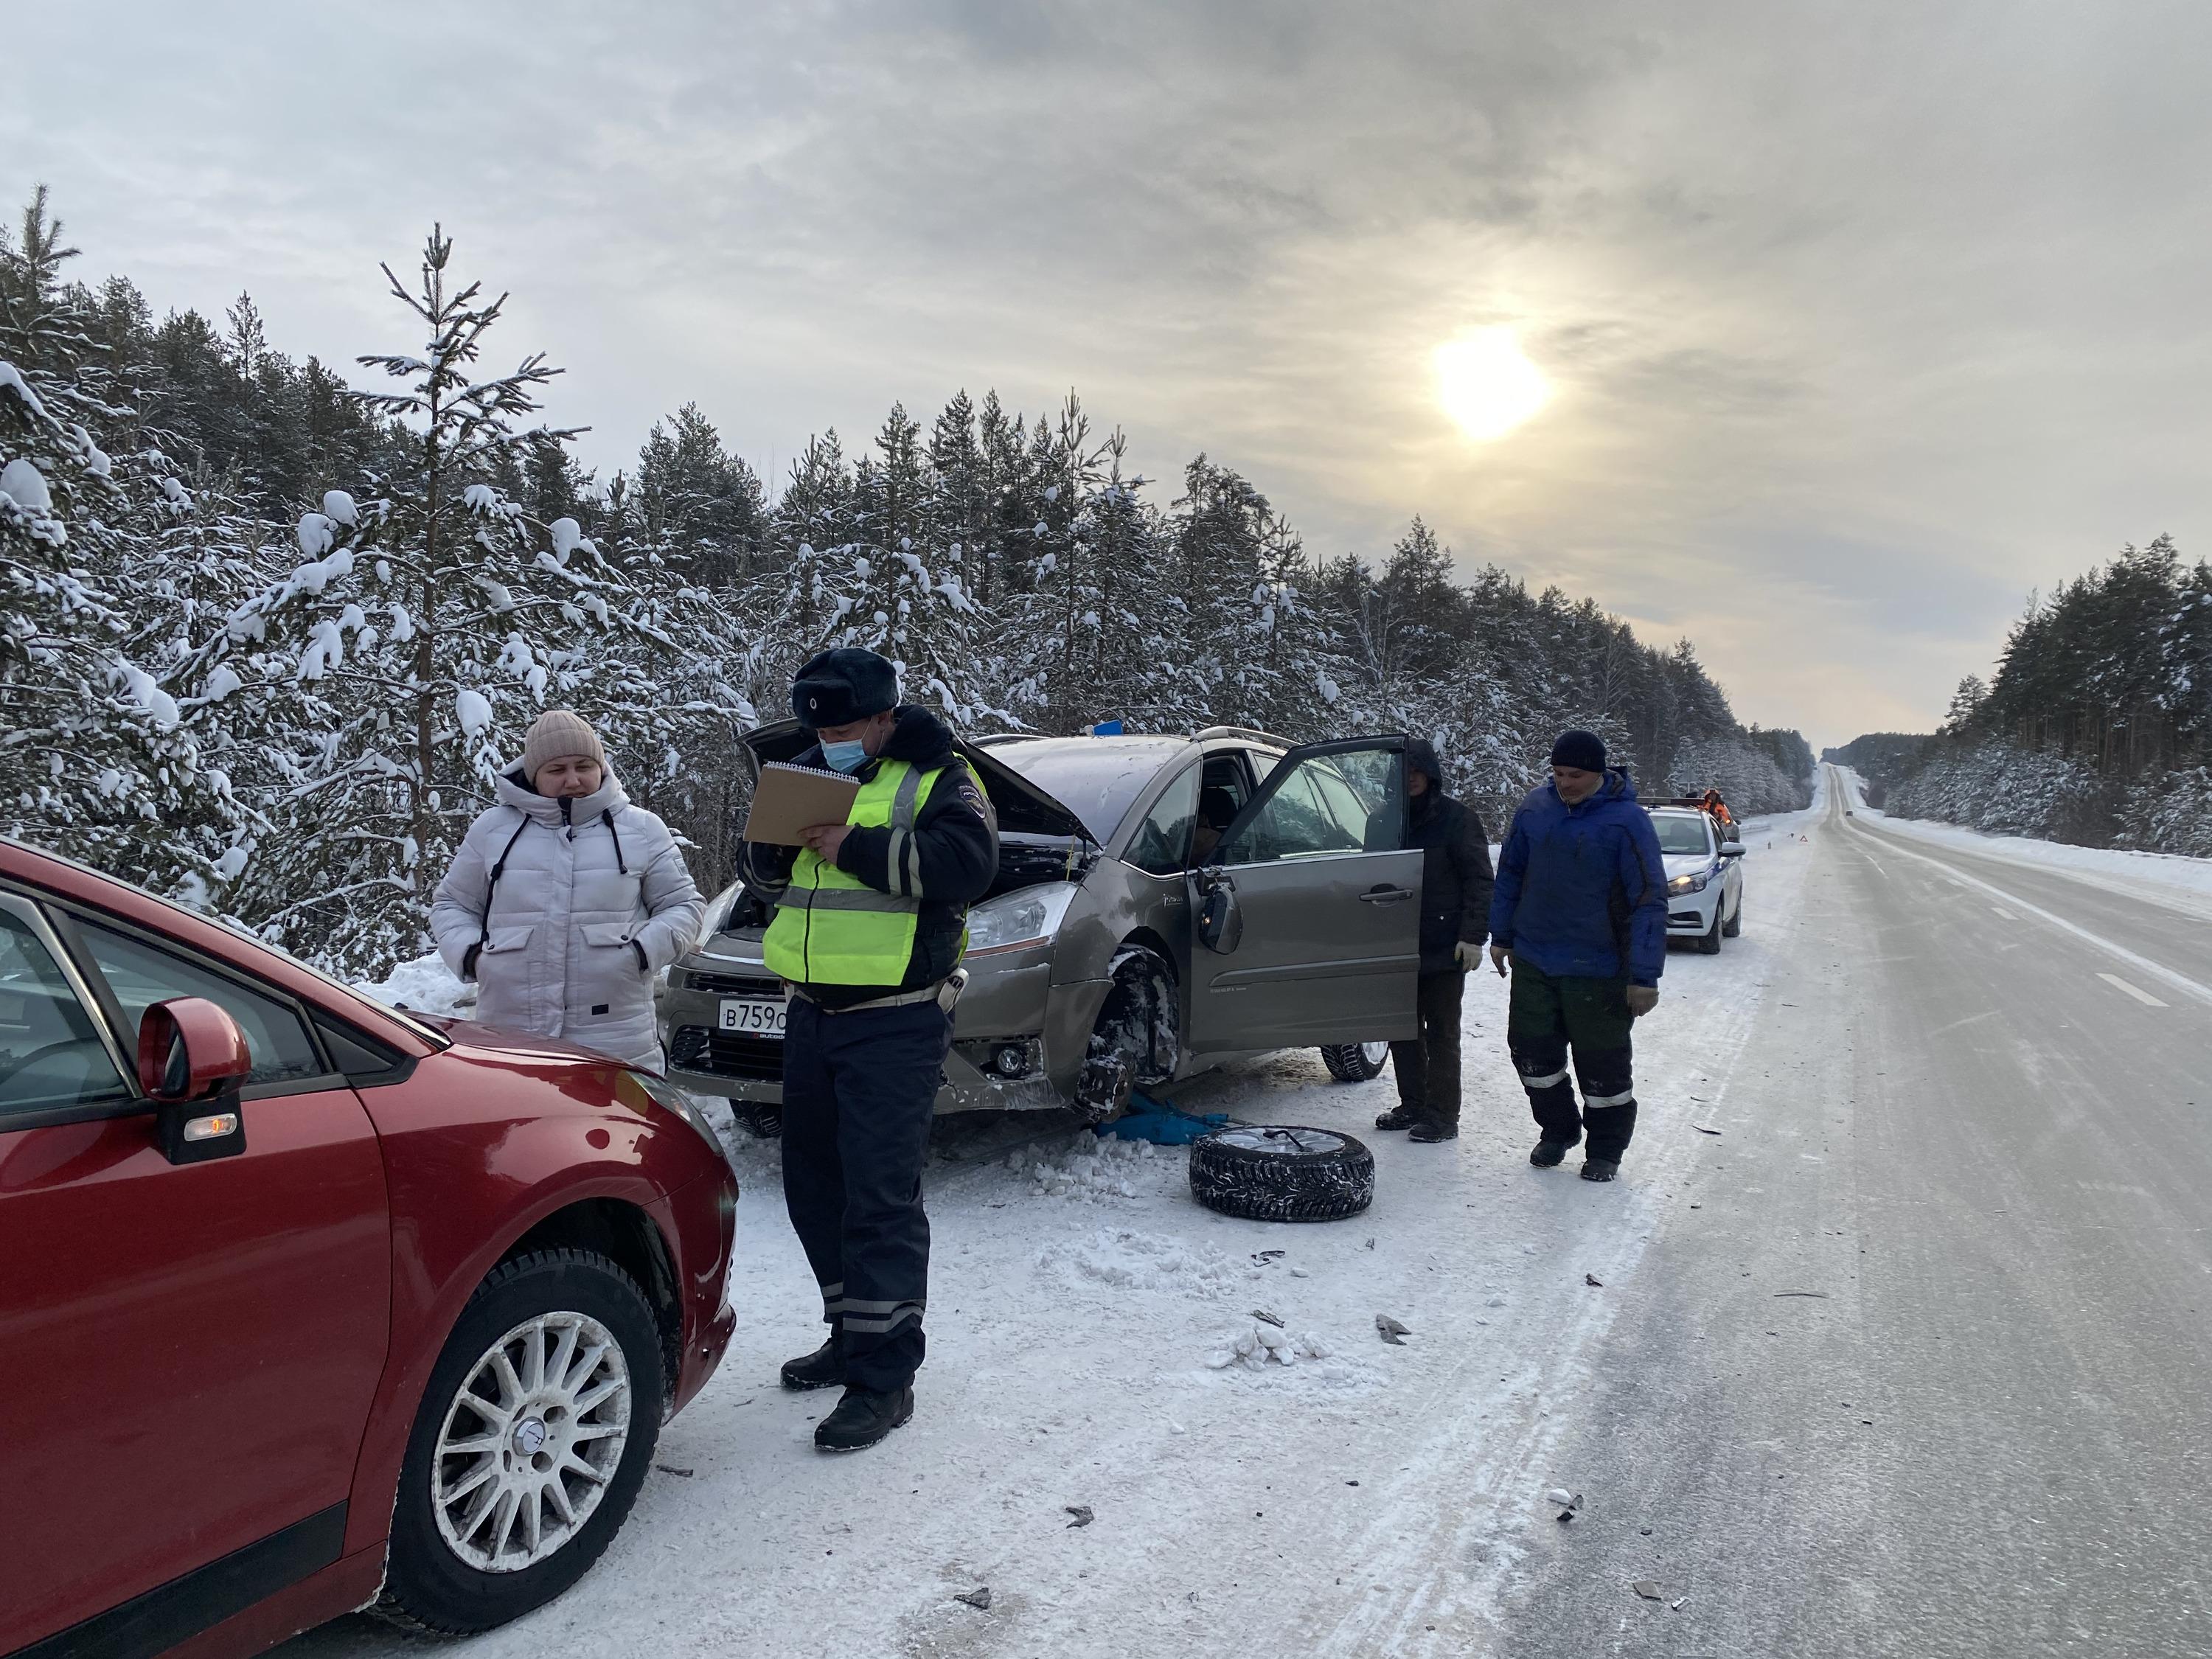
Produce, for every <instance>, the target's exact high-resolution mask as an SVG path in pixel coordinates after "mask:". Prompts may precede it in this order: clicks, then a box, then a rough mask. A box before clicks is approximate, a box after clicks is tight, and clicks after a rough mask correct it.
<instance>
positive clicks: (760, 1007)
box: [722, 997, 786, 1037]
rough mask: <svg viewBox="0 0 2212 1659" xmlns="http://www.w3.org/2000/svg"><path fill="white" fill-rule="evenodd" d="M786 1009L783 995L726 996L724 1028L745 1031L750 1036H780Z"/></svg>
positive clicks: (723, 1001)
mask: <svg viewBox="0 0 2212 1659" xmlns="http://www.w3.org/2000/svg"><path fill="white" fill-rule="evenodd" d="M785 1009H786V1004H785V1002H784V1000H783V999H782V998H781V997H725V998H723V999H722V1029H723V1030H726V1031H743V1032H744V1033H745V1034H746V1035H747V1036H771V1037H780V1036H782V1035H783V1018H784V1012H785Z"/></svg>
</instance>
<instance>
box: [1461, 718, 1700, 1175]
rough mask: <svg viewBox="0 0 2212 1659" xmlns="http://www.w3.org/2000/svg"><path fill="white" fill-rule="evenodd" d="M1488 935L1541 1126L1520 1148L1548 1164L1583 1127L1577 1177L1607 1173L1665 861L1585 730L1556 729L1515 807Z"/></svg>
mask: <svg viewBox="0 0 2212 1659" xmlns="http://www.w3.org/2000/svg"><path fill="white" fill-rule="evenodd" d="M1490 937H1491V945H1490V959H1491V961H1492V963H1495V964H1496V965H1497V968H1498V972H1499V973H1500V974H1503V973H1504V972H1505V967H1506V963H1507V961H1508V960H1509V959H1510V961H1511V963H1512V965H1513V994H1512V996H1511V998H1510V1004H1509V1011H1508V1013H1507V1016H1506V1026H1505V1040H1506V1046H1507V1047H1508V1048H1510V1050H1511V1051H1512V1054H1513V1064H1514V1067H1515V1069H1516V1070H1517V1071H1518V1072H1519V1073H1521V1086H1522V1088H1524V1089H1526V1090H1527V1091H1528V1104H1529V1107H1530V1109H1532V1110H1533V1111H1534V1113H1535V1115H1536V1123H1537V1126H1538V1130H1539V1133H1540V1135H1541V1139H1538V1141H1537V1142H1536V1147H1535V1150H1534V1152H1530V1153H1529V1154H1528V1161H1529V1162H1530V1163H1531V1164H1534V1165H1535V1166H1536V1167H1537V1168H1538V1169H1540V1170H1548V1169H1551V1168H1553V1166H1555V1165H1556V1164H1559V1162H1560V1160H1561V1159H1563V1158H1565V1157H1566V1155H1567V1149H1568V1148H1569V1147H1570V1146H1573V1145H1574V1144H1575V1143H1576V1142H1577V1140H1580V1139H1583V1135H1584V1134H1585V1133H1587V1134H1588V1135H1589V1146H1587V1148H1586V1149H1585V1150H1584V1152H1583V1180H1585V1181H1611V1180H1612V1179H1613V1177H1614V1176H1616V1175H1618V1174H1619V1173H1620V1156H1621V1154H1622V1153H1623V1152H1626V1151H1627V1150H1628V1142H1629V1138H1630V1137H1631V1136H1632V1134H1634V1133H1635V1132H1636V1091H1635V1084H1634V1081H1633V1079H1632V1075H1631V1070H1632V1053H1631V1047H1632V1045H1631V1043H1630V1041H1629V1035H1630V1031H1631V1029H1632V1026H1633V1025H1634V1024H1635V1022H1636V1021H1637V1019H1638V1018H1641V1017H1642V1016H1643V1015H1644V1014H1648V1013H1650V1012H1651V1010H1652V1009H1653V1008H1654V1007H1655V1006H1657V1004H1658V1001H1659V975H1660V974H1661V973H1662V971H1663V970H1664V969H1665V968H1666V965H1667V874H1666V866H1665V864H1664V861H1663V860H1662V859H1661V857H1660V854H1659V836H1658V833H1657V831H1656V830H1654V829H1652V827H1651V817H1650V814H1649V813H1648V812H1646V811H1644V809H1643V808H1642V807H1641V806H1639V805H1637V803H1636V789H1635V786H1634V785H1632V783H1630V781H1629V780H1628V774H1627V773H1626V772H1625V771H1622V770H1620V769H1607V766H1606V763H1605V744H1603V743H1602V742H1601V740H1600V739H1599V738H1597V737H1596V736H1595V735H1594V734H1593V733H1591V732H1562V733H1561V734H1560V737H1559V742H1558V743H1556V744H1553V746H1552V781H1550V782H1549V783H1547V784H1544V785H1542V786H1541V787H1539V788H1536V789H1534V790H1532V791H1530V792H1529V794H1528V799H1526V800H1524V801H1522V803H1521V807H1520V810H1519V811H1516V812H1515V813H1514V815H1513V825H1512V828H1511V829H1509V830H1507V831H1506V835H1505V842H1504V846H1503V847H1502V848H1500V849H1499V852H1498V884H1497V890H1496V893H1495V896H1493V897H1492V901H1491V906H1490ZM1570 1048H1571V1049H1572V1050H1573V1052H1574V1062H1575V1071H1576V1073H1577V1075H1578V1076H1579V1077H1580V1078H1581V1079H1582V1085H1583V1109H1582V1110H1581V1111H1579V1112H1577V1110H1576V1109H1575V1090H1574V1085H1572V1084H1571V1083H1569V1082H1568V1081H1567V1054H1568V1050H1569V1049H1570Z"/></svg>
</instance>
